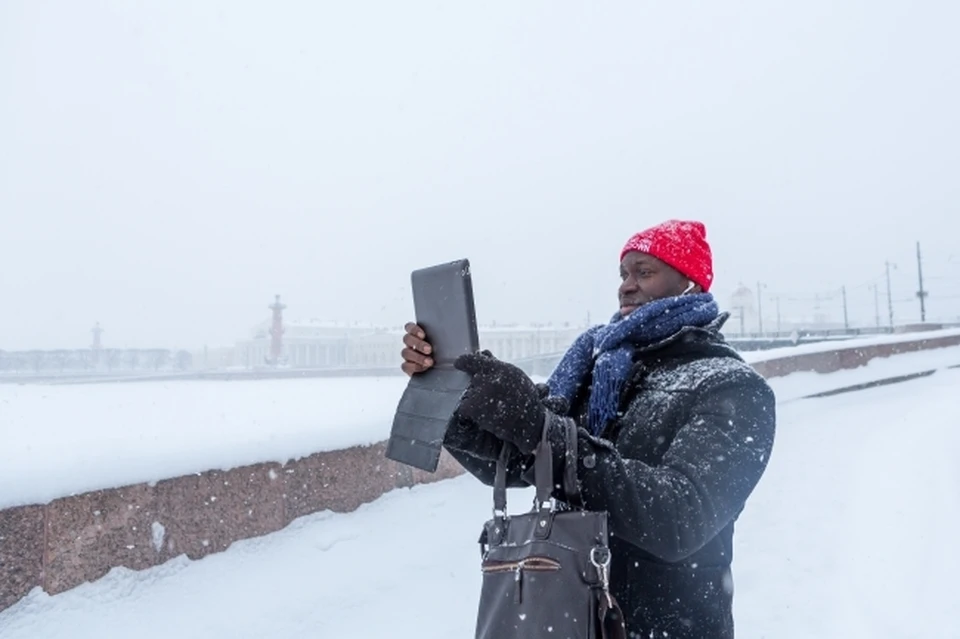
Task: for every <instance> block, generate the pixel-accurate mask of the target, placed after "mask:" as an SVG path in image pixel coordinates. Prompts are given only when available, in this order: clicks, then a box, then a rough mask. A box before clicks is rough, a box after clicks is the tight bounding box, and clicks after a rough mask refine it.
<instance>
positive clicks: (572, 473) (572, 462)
mask: <svg viewBox="0 0 960 639" xmlns="http://www.w3.org/2000/svg"><path fill="white" fill-rule="evenodd" d="M563 421H564V426H565V428H564V441H565V443H566V447H567V454H566V456H565V463H564V467H563V492H564V494H565V495H566V498H567V503H568V504H569V505H570V507H571V508H576V509H583V499H581V497H580V482H579V481H577V462H578V461H579V455H578V450H577V442H578V437H577V422H575V421H573V420H572V419H570V418H567V419H564V420H563Z"/></svg>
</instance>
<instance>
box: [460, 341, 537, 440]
mask: <svg viewBox="0 0 960 639" xmlns="http://www.w3.org/2000/svg"><path fill="white" fill-rule="evenodd" d="M453 365H454V367H455V368H457V369H458V370H461V371H463V372H465V373H469V374H470V375H471V376H472V377H473V379H472V380H471V381H470V386H469V387H468V388H467V391H466V393H464V395H463V398H462V399H461V400H460V405H459V407H458V408H457V414H458V415H459V417H460V418H461V419H464V420H466V421H469V422H472V423H473V424H476V426H477V427H478V428H480V429H482V430H485V431H487V432H489V433H492V434H493V435H495V436H496V437H498V438H499V439H501V440H503V441H506V442H511V443H513V444H514V445H515V446H516V447H517V448H518V449H519V450H520V452H521V453H524V454H527V455H529V454H531V453H533V451H534V450H536V448H537V444H538V443H540V437H541V435H542V433H543V419H544V407H543V405H542V404H541V402H540V392H539V391H538V389H537V386H536V385H535V384H534V383H533V380H532V379H530V378H529V377H528V376H527V374H526V373H524V372H523V371H522V370H520V369H519V368H517V367H516V366H514V365H513V364H508V363H507V362H503V361H500V360H498V359H497V358H495V357H493V356H492V355H489V354H486V353H470V354H468V355H461V356H460V357H458V358H457V360H456V361H455V362H454V364H453Z"/></svg>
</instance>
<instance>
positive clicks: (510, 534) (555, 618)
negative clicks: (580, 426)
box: [475, 420, 626, 639]
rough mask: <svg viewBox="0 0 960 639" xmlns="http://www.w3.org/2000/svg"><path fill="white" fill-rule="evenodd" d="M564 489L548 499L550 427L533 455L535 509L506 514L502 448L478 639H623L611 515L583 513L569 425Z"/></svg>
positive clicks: (487, 528) (485, 540)
mask: <svg viewBox="0 0 960 639" xmlns="http://www.w3.org/2000/svg"><path fill="white" fill-rule="evenodd" d="M566 421H567V422H568V426H567V428H566V443H567V453H566V462H567V463H566V465H565V466H566V467H565V472H564V478H563V481H564V490H565V493H566V497H567V504H566V507H565V508H564V509H562V510H561V509H559V508H558V506H557V502H556V500H554V499H552V498H551V494H552V490H551V488H552V484H553V457H552V453H551V450H550V445H549V443H548V442H547V439H546V428H547V427H546V424H545V425H544V433H543V437H542V439H541V442H540V445H539V447H538V448H537V451H536V455H535V459H536V461H535V465H534V475H535V478H536V489H537V490H536V499H535V501H534V506H533V509H532V510H531V511H530V512H528V513H524V514H521V515H507V512H506V509H507V490H506V463H507V460H508V459H509V457H510V454H511V452H512V451H513V450H515V449H513V447H512V446H510V445H508V444H504V446H503V451H502V452H501V455H500V459H499V460H498V462H497V473H496V478H495V481H494V489H493V501H494V507H493V518H492V519H490V520H489V521H487V522H486V524H485V525H484V528H483V532H482V533H481V535H480V547H481V557H482V562H481V568H482V574H483V583H482V586H481V591H480V606H479V611H478V615H477V627H476V635H475V638H476V639H514V638H518V639H519V638H520V637H523V638H524V639H540V638H547V637H549V638H550V639H560V638H564V639H626V629H625V627H624V624H623V613H622V612H621V610H620V606H619V605H618V604H617V602H616V600H615V599H614V598H613V596H612V595H611V594H610V590H609V575H610V571H609V568H610V547H609V545H608V529H607V513H606V512H592V511H588V510H584V509H583V504H582V502H581V500H580V492H579V486H578V483H577V475H576V473H577V427H576V424H574V423H573V421H572V420H566Z"/></svg>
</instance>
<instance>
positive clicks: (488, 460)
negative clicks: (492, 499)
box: [443, 416, 533, 488]
mask: <svg viewBox="0 0 960 639" xmlns="http://www.w3.org/2000/svg"><path fill="white" fill-rule="evenodd" d="M443 446H444V448H446V449H447V451H448V452H449V453H450V456H451V457H453V458H454V459H455V460H457V462H458V463H459V464H460V465H461V466H463V469H464V470H466V471H467V472H468V473H470V474H471V475H473V476H474V477H476V478H477V479H479V480H480V481H481V482H482V483H484V484H486V485H487V486H493V481H494V478H495V476H496V472H497V458H498V457H499V456H500V451H501V449H502V448H503V441H502V440H500V439H498V438H497V437H496V436H494V435H493V434H492V433H488V432H486V431H482V430H480V429H478V428H476V427H475V426H473V425H472V424H469V423H466V422H461V421H460V420H458V419H457V417H456V416H454V417H453V418H452V419H451V420H450V423H449V424H448V425H447V432H446V434H445V435H444V438H443ZM532 464H533V457H532V456H527V455H522V454H520V453H519V452H516V453H515V454H514V455H512V456H511V457H510V460H509V461H508V462H507V488H522V487H526V486H529V485H530V481H528V479H527V478H526V477H525V474H526V473H527V470H528V469H529V468H530V467H531V466H532Z"/></svg>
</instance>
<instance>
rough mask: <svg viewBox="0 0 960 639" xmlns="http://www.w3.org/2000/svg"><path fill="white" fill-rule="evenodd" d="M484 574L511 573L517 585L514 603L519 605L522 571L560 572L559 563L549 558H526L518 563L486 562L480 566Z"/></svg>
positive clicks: (521, 597) (521, 591)
mask: <svg viewBox="0 0 960 639" xmlns="http://www.w3.org/2000/svg"><path fill="white" fill-rule="evenodd" d="M481 570H482V571H483V572H484V573H488V574H491V573H499V572H513V573H514V577H513V580H514V581H515V582H516V584H517V589H516V591H515V597H514V602H515V603H517V604H519V603H521V602H522V600H523V571H524V570H530V571H533V572H555V571H557V570H560V562H559V561H556V560H555V559H550V558H549V557H527V558H526V559H521V560H520V561H488V562H485V563H484V564H483V566H481Z"/></svg>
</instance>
